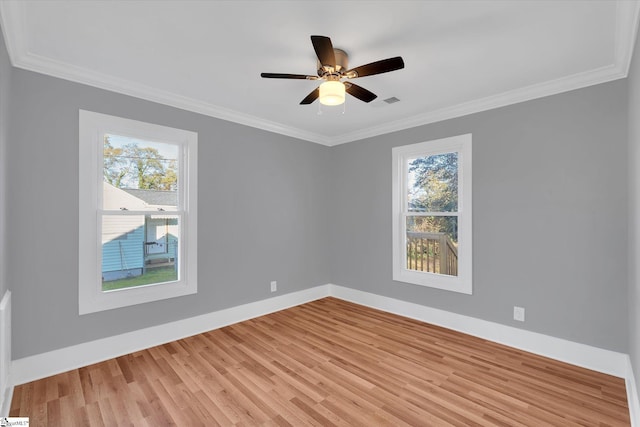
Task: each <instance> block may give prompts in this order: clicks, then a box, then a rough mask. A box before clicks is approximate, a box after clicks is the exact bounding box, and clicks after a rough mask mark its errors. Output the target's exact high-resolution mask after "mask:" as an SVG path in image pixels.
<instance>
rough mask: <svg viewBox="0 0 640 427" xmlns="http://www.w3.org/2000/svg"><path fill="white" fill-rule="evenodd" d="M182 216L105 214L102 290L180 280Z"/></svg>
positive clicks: (103, 222)
mask: <svg viewBox="0 0 640 427" xmlns="http://www.w3.org/2000/svg"><path fill="white" fill-rule="evenodd" d="M179 218H180V217H179V216H177V215H104V216H103V217H102V290H103V291H110V290H115V289H123V288H131V287H135V286H143V285H152V284H157V283H165V282H172V281H175V280H178V242H179V237H180V236H179V233H180V228H179V225H178V224H179Z"/></svg>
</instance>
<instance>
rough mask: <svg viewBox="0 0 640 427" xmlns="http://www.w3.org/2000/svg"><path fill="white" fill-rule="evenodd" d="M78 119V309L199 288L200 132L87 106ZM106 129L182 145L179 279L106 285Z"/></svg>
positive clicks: (143, 300) (137, 301) (155, 298)
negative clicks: (103, 233)
mask: <svg viewBox="0 0 640 427" xmlns="http://www.w3.org/2000/svg"><path fill="white" fill-rule="evenodd" d="M79 121H80V122H79V124H80V126H79V156H80V158H79V160H80V161H79V196H80V199H79V218H78V223H79V232H80V236H79V256H78V261H79V266H78V273H79V278H78V295H79V313H80V314H81V315H82V314H87V313H94V312H98V311H103V310H110V309H114V308H119V307H126V306H131V305H136V304H142V303H146V302H151V301H158V300H163V299H168V298H174V297H178V296H183V295H190V294H195V293H197V292H198V277H197V274H198V271H197V257H198V254H197V250H198V240H197V237H198V234H197V225H198V218H197V214H198V205H197V203H198V200H197V194H198V192H197V176H198V174H197V156H198V152H197V150H198V134H197V133H195V132H191V131H186V130H182V129H176V128H171V127H166V126H160V125H156V124H151V123H145V122H140V121H137V120H130V119H125V118H121V117H116V116H110V115H107V114H100V113H94V112H91V111H85V110H80V111H79ZM105 134H113V135H120V136H128V137H132V138H137V139H142V140H150V141H156V142H164V143H169V144H173V145H178V146H179V150H180V156H179V157H180V160H179V162H180V163H179V171H180V172H179V173H180V182H179V186H180V188H179V192H178V197H179V198H180V202H179V203H178V209H179V210H180V215H181V221H180V223H181V224H180V245H179V254H178V259H179V260H180V261H179V268H180V271H179V275H178V277H179V279H178V280H177V281H174V282H168V283H160V284H153V285H147V286H137V287H132V288H125V289H118V290H113V291H103V290H102V271H101V270H102V245H101V242H102V239H101V224H102V215H103V214H102V205H101V197H102V185H103V183H102V181H103V170H102V169H103V160H102V152H103V146H104V135H105ZM149 213H151V212H149ZM167 213H169V214H170V213H172V212H167Z"/></svg>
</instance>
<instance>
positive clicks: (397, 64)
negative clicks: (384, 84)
mask: <svg viewBox="0 0 640 427" xmlns="http://www.w3.org/2000/svg"><path fill="white" fill-rule="evenodd" d="M402 68H404V61H403V60H402V57H401V56H396V57H395V58H388V59H382V60H380V61H376V62H372V63H370V64H366V65H361V66H359V67H356V68H352V69H350V70H348V71H346V72H345V73H344V75H345V77H348V78H350V79H355V78H356V77H364V76H372V75H374V74H382V73H388V72H389V71H395V70H400V69H402Z"/></svg>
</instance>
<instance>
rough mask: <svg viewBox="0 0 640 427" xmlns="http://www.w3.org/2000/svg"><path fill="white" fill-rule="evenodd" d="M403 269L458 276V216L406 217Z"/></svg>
mask: <svg viewBox="0 0 640 427" xmlns="http://www.w3.org/2000/svg"><path fill="white" fill-rule="evenodd" d="M406 245H407V269H408V270H416V271H427V272H430V273H439V274H446V275H449V276H457V275H458V217H457V216H408V217H407V240H406Z"/></svg>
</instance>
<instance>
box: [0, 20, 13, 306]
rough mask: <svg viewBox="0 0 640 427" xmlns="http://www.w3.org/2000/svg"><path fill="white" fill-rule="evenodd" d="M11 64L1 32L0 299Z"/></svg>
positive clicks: (3, 275) (4, 280)
mask: <svg viewBox="0 0 640 427" xmlns="http://www.w3.org/2000/svg"><path fill="white" fill-rule="evenodd" d="M10 78H11V63H10V61H9V55H8V54H7V49H6V48H5V44H4V38H3V36H2V32H0V298H2V296H3V295H4V293H5V291H6V290H7V288H8V285H7V277H6V252H7V245H6V242H7V237H6V212H7V204H6V197H5V195H6V188H7V176H6V170H7V163H8V162H7V156H6V146H7V123H8V112H9V105H8V102H9V88H10Z"/></svg>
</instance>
